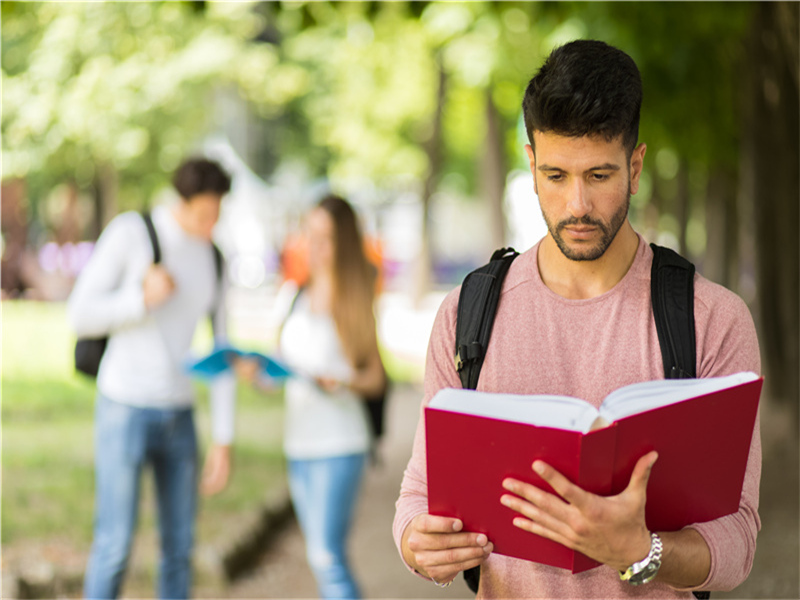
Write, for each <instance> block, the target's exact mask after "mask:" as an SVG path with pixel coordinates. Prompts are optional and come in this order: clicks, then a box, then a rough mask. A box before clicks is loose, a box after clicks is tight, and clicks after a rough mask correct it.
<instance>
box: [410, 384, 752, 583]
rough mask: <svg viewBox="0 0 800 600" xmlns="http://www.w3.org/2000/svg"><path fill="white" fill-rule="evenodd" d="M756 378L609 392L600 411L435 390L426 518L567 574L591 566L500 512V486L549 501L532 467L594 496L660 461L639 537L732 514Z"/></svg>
mask: <svg viewBox="0 0 800 600" xmlns="http://www.w3.org/2000/svg"><path fill="white" fill-rule="evenodd" d="M762 383H763V378H760V377H758V376H757V375H755V374H754V373H737V374H736V375H731V376H729V377H716V378H706V379H691V380H688V379H683V380H656V381H650V382H643V383H638V384H633V385H630V386H626V387H623V388H620V389H619V390H616V391H615V392H612V393H611V394H609V395H608V396H607V397H606V399H605V400H604V401H603V405H602V406H601V408H600V410H599V411H598V410H597V409H595V408H594V407H593V406H591V405H590V404H589V403H588V402H584V401H583V400H577V399H574V398H566V397H558V396H520V395H512V394H493V393H487V392H476V391H473V390H461V389H445V390H441V391H439V393H437V394H436V396H434V398H433V399H432V400H431V403H430V405H429V406H428V407H426V409H425V428H426V444H427V463H428V512H430V514H433V515H441V516H448V517H457V518H459V519H461V520H462V521H463V523H464V529H463V531H473V532H480V533H485V534H486V536H487V537H488V538H489V540H490V541H491V542H492V543H493V544H494V552H497V553H498V554H504V555H507V556H513V557H516V558H521V559H525V560H532V561H535V562H538V563H543V564H547V565H552V566H555V567H561V568H564V569H570V570H571V571H572V572H573V573H578V572H581V571H585V570H587V569H591V568H594V567H596V566H598V564H599V563H597V562H596V561H594V560H592V559H590V558H588V557H586V556H584V555H583V554H580V553H579V552H575V551H573V550H570V549H569V548H567V547H565V546H562V545H561V544H558V543H556V542H552V541H550V540H547V539H545V538H543V537H540V536H537V535H535V534H532V533H528V532H526V531H523V530H521V529H519V528H517V527H515V526H514V525H513V524H512V520H513V519H514V517H515V516H516V514H517V513H515V512H514V511H512V510H511V509H510V508H507V507H505V506H503V505H502V504H500V497H501V496H502V495H503V494H504V493H507V492H506V490H505V489H503V487H502V482H503V480H504V479H505V478H506V477H513V478H515V479H518V480H520V481H527V482H529V483H532V484H534V485H537V486H538V487H540V488H543V489H546V490H547V491H549V492H551V493H552V492H553V490H552V489H551V488H550V487H549V486H548V485H547V484H546V483H545V482H544V480H542V479H541V478H539V476H538V475H536V474H535V473H534V472H533V470H532V468H531V466H532V464H533V461H534V460H536V459H541V460H543V461H545V462H546V463H547V464H549V465H551V466H552V467H554V468H555V469H556V470H558V471H559V472H560V473H562V474H563V475H564V476H565V477H567V478H568V479H569V480H570V481H572V482H573V483H576V484H577V485H579V486H580V487H581V488H583V489H585V490H587V491H590V492H593V493H595V494H600V495H603V496H608V495H614V494H618V493H620V492H621V491H622V490H624V489H625V487H626V486H627V485H628V481H629V480H630V477H631V474H632V472H633V468H634V465H635V464H636V461H637V460H638V459H639V458H641V457H642V456H644V455H645V454H647V453H648V452H650V451H651V450H657V451H658V461H656V464H655V465H654V467H653V470H652V472H651V474H650V479H649V482H648V486H647V507H646V519H647V527H648V528H649V529H650V530H651V531H676V530H678V529H681V528H682V527H685V526H686V525H690V524H692V523H699V522H704V521H709V520H712V519H716V518H719V517H722V516H725V515H728V514H731V513H733V512H736V511H737V510H738V508H739V499H740V496H741V493H742V484H743V482H744V474H745V467H746V466H747V457H748V453H749V451H750V442H751V439H752V436H753V428H754V426H755V419H756V414H757V412H758V401H759V397H760V394H761V386H762Z"/></svg>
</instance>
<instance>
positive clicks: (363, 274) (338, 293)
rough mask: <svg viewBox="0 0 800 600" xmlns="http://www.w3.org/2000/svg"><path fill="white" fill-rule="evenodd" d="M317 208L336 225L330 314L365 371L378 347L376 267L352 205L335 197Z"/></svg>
mask: <svg viewBox="0 0 800 600" xmlns="http://www.w3.org/2000/svg"><path fill="white" fill-rule="evenodd" d="M317 208H321V209H323V210H324V211H325V212H327V213H328V215H330V217H331V221H333V245H334V259H333V290H332V298H331V314H332V317H333V321H334V323H335V324H336V330H337V333H338V334H339V340H340V341H341V343H342V348H343V349H344V352H345V354H346V355H347V358H348V359H349V361H350V364H351V365H352V366H353V367H354V368H356V369H359V368H362V367H363V366H364V365H365V364H366V363H367V361H368V359H369V355H370V353H372V352H373V350H374V348H375V347H376V346H377V338H376V333H375V314H374V312H373V303H374V301H375V279H376V271H375V267H373V266H372V264H370V263H369V261H368V260H367V257H366V255H365V254H364V240H363V237H362V235H361V228H360V227H359V224H358V219H357V218H356V214H355V212H354V211H353V208H352V207H351V206H350V204H349V203H348V202H347V201H346V200H344V199H343V198H340V197H339V196H335V195H328V196H326V197H325V198H323V199H322V200H321V201H320V202H319V204H317Z"/></svg>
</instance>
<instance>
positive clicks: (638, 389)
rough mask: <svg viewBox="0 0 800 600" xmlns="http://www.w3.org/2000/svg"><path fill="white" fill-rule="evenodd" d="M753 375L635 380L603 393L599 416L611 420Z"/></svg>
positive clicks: (727, 385) (733, 383)
mask: <svg viewBox="0 0 800 600" xmlns="http://www.w3.org/2000/svg"><path fill="white" fill-rule="evenodd" d="M756 379H758V375H756V374H755V373H751V372H749V371H745V372H741V373H736V374H734V375H728V376H725V377H706V378H703V379H655V380H653V381H643V382H641V383H634V384H631V385H627V386H625V387H622V388H619V389H618V390H614V391H613V392H611V393H610V394H609V395H608V396H606V398H605V400H603V404H602V405H601V406H600V416H601V417H602V418H603V419H604V420H606V421H609V422H612V421H616V420H618V419H622V418H624V417H628V416H630V415H635V414H637V413H642V412H645V411H648V410H652V409H654V408H659V407H661V406H668V405H670V404H675V403H677V402H682V401H683V400H688V399H689V398H694V397H697V396H703V395H705V394H710V393H711V392H716V391H719V390H723V389H725V388H730V387H735V386H737V385H741V384H743V383H747V382H749V381H755V380H756Z"/></svg>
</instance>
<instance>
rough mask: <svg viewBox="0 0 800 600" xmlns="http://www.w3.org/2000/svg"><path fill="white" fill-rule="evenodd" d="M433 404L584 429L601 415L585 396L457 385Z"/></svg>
mask: <svg viewBox="0 0 800 600" xmlns="http://www.w3.org/2000/svg"><path fill="white" fill-rule="evenodd" d="M429 406H430V407H431V408H438V409H441V410H447V411H450V412H456V413H463V414H467V415H475V416H479V417H489V418H492V419H501V420H504V421H514V422H517V423H527V424H529V425H537V426H539V427H555V428H558V429H569V430H572V431H580V432H583V433H586V432H587V431H589V430H590V429H591V427H592V423H594V421H595V419H597V416H598V412H597V409H596V408H595V407H594V406H592V405H591V404H589V403H588V402H586V401H585V400H580V399H578V398H571V397H569V396H547V395H541V396H524V395H519V394H493V393H490V392H478V391H475V390H464V389H453V388H445V389H442V390H439V392H437V393H436V395H435V396H434V397H433V398H432V399H431V402H430V404H429Z"/></svg>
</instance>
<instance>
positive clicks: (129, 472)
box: [84, 395, 197, 599]
mask: <svg viewBox="0 0 800 600" xmlns="http://www.w3.org/2000/svg"><path fill="white" fill-rule="evenodd" d="M147 465H152V467H153V473H154V475H155V482H156V486H155V489H156V498H157V504H158V522H159V532H160V537H161V562H160V568H159V583H158V592H159V596H160V597H161V598H165V599H166V598H170V599H180V598H188V597H189V588H190V585H191V553H192V544H193V541H194V519H195V511H196V506H197V437H196V433H195V427H194V418H193V414H192V409H191V408H184V409H175V410H171V409H166V410H164V409H152V408H137V407H133V406H128V405H126V404H121V403H119V402H114V401H112V400H109V399H107V398H104V397H103V396H101V395H98V397H97V406H96V414H95V476H96V483H95V486H96V493H95V520H94V541H93V543H92V551H91V554H90V556H89V565H88V567H87V569H86V579H85V581H84V595H85V597H86V598H92V599H94V598H102V599H105V598H116V597H117V596H118V595H119V591H120V586H121V584H122V578H123V576H124V574H125V569H126V567H127V565H128V557H129V556H130V550H131V543H132V541H133V534H134V531H135V529H136V520H137V515H138V507H139V484H140V480H141V473H142V470H143V469H144V468H145V467H146V466H147Z"/></svg>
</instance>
